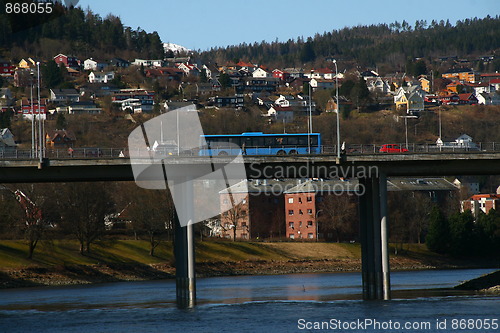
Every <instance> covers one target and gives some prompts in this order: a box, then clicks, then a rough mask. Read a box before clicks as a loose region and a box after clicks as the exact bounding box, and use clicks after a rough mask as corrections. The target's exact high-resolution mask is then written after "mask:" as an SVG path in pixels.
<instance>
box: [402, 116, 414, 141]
mask: <svg viewBox="0 0 500 333" xmlns="http://www.w3.org/2000/svg"><path fill="white" fill-rule="evenodd" d="M400 117H401V118H404V119H405V143H406V149H408V118H411V119H416V118H418V117H417V116H400Z"/></svg>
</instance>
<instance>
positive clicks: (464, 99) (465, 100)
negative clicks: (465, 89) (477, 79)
mask: <svg viewBox="0 0 500 333" xmlns="http://www.w3.org/2000/svg"><path fill="white" fill-rule="evenodd" d="M458 97H460V100H459V101H458V103H460V104H472V105H475V104H477V98H476V96H475V95H474V94H470V93H469V94H458Z"/></svg>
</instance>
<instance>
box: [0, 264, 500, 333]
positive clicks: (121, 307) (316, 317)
mask: <svg viewBox="0 0 500 333" xmlns="http://www.w3.org/2000/svg"><path fill="white" fill-rule="evenodd" d="M491 271H493V270H491V269H470V270H432V271H414V272H393V273H392V274H391V284H392V290H393V300H391V301H363V300H361V274H360V273H333V274H325V273H322V274H289V275H273V276H239V277H217V278H203V279H198V280H197V292H198V306H197V307H196V308H195V309H191V310H179V309H177V307H176V305H175V282H174V281H172V280H163V281H151V282H123V283H107V284H99V285H87V286H71V287H43V288H22V289H8V290H1V291H0V332H182V333H187V332H207V333H208V332H271V333H280V332H317V331H333V332H500V328H499V327H498V325H500V324H499V323H498V321H499V320H500V319H499V317H500V296H486V295H477V294H473V293H470V292H455V291H449V290H448V291H447V290H436V289H437V288H450V287H453V286H454V285H456V284H458V283H459V282H461V281H464V280H468V279H472V278H475V277H478V276H480V275H482V274H485V273H489V272H491ZM431 289H432V290H431ZM495 323H497V324H496V325H495ZM488 327H489V329H486V328H488ZM461 328H462V329H461Z"/></svg>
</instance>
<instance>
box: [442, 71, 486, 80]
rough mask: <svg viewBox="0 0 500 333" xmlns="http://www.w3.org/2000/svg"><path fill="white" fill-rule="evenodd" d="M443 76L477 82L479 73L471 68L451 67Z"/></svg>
mask: <svg viewBox="0 0 500 333" xmlns="http://www.w3.org/2000/svg"><path fill="white" fill-rule="evenodd" d="M441 77H443V78H445V79H451V80H452V79H458V80H459V81H462V82H470V83H475V82H476V81H477V75H476V74H475V73H474V71H473V70H471V69H469V68H458V69H450V70H448V71H446V72H444V73H443V74H442V75H441Z"/></svg>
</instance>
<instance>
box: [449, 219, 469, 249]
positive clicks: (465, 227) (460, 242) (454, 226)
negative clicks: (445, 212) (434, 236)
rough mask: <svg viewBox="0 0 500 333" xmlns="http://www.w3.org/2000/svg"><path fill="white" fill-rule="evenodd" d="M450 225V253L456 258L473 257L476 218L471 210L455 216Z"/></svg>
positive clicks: (450, 220)
mask: <svg viewBox="0 0 500 333" xmlns="http://www.w3.org/2000/svg"><path fill="white" fill-rule="evenodd" d="M448 224H449V227H450V248H449V253H450V254H451V255H454V256H462V255H471V254H472V252H471V251H472V250H473V243H474V236H473V235H474V231H473V228H474V217H473V216H472V213H471V212H470V210H468V211H465V212H463V213H456V214H453V215H452V216H451V217H450V218H449V220H448Z"/></svg>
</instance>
